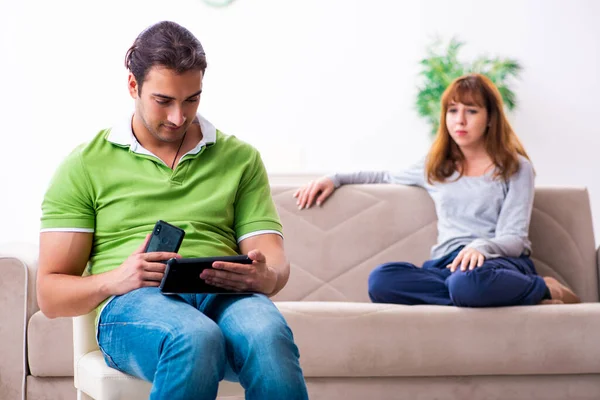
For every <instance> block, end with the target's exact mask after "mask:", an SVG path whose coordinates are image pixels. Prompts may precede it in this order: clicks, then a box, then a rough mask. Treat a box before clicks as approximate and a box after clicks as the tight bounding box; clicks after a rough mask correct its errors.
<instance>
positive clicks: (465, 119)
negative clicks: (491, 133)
mask: <svg viewBox="0 0 600 400" xmlns="http://www.w3.org/2000/svg"><path fill="white" fill-rule="evenodd" d="M446 128H447V129H448V132H449V133H450V136H451V137H452V139H453V140H454V142H456V144H457V145H458V147H460V148H461V149H464V148H472V149H476V148H478V147H481V146H483V137H484V135H485V132H486V130H487V128H488V113H487V110H486V109H485V107H480V106H477V105H466V104H463V103H455V102H451V103H450V104H449V105H448V110H447V111H446Z"/></svg>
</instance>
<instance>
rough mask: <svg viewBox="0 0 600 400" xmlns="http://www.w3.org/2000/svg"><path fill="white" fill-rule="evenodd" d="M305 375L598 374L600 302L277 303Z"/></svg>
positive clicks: (599, 360) (599, 371) (599, 361)
mask: <svg viewBox="0 0 600 400" xmlns="http://www.w3.org/2000/svg"><path fill="white" fill-rule="evenodd" d="M276 304H277V307H278V308H279V309H280V310H281V311H282V313H283V315H284V316H285V318H286V320H287V321H288V324H289V325H290V327H291V329H292V331H293V333H294V338H295V340H296V344H297V345H298V348H299V350H300V362H301V365H302V369H303V372H304V374H305V376H306V377H375V376H448V375H462V376H469V375H546V374H588V373H600V346H599V345H598V343H599V342H598V341H599V340H600V339H599V338H600V304H598V303H588V304H576V305H543V306H528V307H524V306H522V307H506V308H487V309H466V308H457V307H446V306H401V305H390V304H371V303H348V302H277V303H276Z"/></svg>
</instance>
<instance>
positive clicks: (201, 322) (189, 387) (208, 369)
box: [98, 288, 308, 400]
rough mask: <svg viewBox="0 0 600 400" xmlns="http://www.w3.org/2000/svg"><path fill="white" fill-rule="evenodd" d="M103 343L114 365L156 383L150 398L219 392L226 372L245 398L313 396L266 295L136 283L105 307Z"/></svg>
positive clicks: (280, 319) (289, 338) (288, 334)
mask: <svg viewBox="0 0 600 400" xmlns="http://www.w3.org/2000/svg"><path fill="white" fill-rule="evenodd" d="M98 344H99V347H100V350H101V351H102V353H103V354H104V359H105V360H106V363H107V364H108V365H109V366H110V367H113V368H116V369H118V370H121V371H123V372H125V373H127V374H130V375H133V376H136V377H138V378H141V379H144V380H147V381H151V382H152V391H151V393H150V399H170V400H177V399H182V400H184V399H185V400H190V399H202V400H203V399H214V398H216V396H217V389H218V385H219V381H221V380H222V379H224V378H225V379H227V380H239V382H240V383H241V385H242V386H243V387H244V389H245V391H246V399H307V398H308V394H307V390H306V385H305V382H304V378H303V375H302V370H301V368H300V363H299V361H298V359H299V353H298V348H297V347H296V345H295V344H294V339H293V336H292V331H291V330H290V328H289V327H288V326H287V323H286V322H285V319H284V318H283V316H282V315H281V313H280V312H279V310H278V309H277V308H276V307H275V305H274V304H273V303H272V302H271V301H270V300H269V299H268V298H267V297H266V296H263V295H206V294H189V295H188V294H186V295H171V296H165V295H163V294H162V293H161V292H160V291H159V289H157V288H142V289H137V290H134V291H132V292H129V293H127V294H125V295H122V296H117V297H115V298H114V299H113V300H112V301H110V302H109V303H108V304H107V305H106V306H105V307H104V310H103V311H102V313H101V315H100V321H99V324H98Z"/></svg>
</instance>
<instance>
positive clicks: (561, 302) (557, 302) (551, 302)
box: [540, 299, 565, 304]
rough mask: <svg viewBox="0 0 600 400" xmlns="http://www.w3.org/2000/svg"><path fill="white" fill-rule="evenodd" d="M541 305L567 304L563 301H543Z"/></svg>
mask: <svg viewBox="0 0 600 400" xmlns="http://www.w3.org/2000/svg"><path fill="white" fill-rule="evenodd" d="M540 304H565V303H564V302H563V301H562V300H552V299H549V300H542V301H541V302H540Z"/></svg>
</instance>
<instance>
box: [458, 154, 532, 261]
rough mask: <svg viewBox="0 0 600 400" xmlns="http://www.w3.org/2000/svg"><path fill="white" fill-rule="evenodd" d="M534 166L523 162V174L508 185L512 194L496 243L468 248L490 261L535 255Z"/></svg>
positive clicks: (479, 241)
mask: <svg viewBox="0 0 600 400" xmlns="http://www.w3.org/2000/svg"><path fill="white" fill-rule="evenodd" d="M534 181H535V174H534V171H533V166H532V165H531V163H530V162H529V160H527V159H526V158H524V157H521V158H520V166H519V171H517V173H515V174H514V175H513V176H512V177H511V178H510V180H509V181H508V192H507V194H506V198H505V199H504V203H503V204H502V208H501V210H500V215H499V217H498V224H497V225H496V235H495V237H494V238H493V239H476V240H474V241H472V242H471V243H469V244H468V245H467V247H470V248H473V249H475V250H478V251H479V252H480V253H481V254H483V255H484V256H485V257H486V258H496V257H519V256H521V255H529V254H530V253H531V242H530V241H529V238H528V235H529V222H530V220H531V211H532V209H533V196H534V192H535V182H534Z"/></svg>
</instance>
